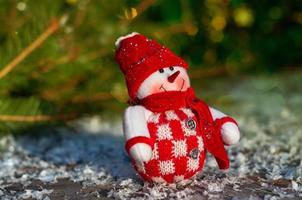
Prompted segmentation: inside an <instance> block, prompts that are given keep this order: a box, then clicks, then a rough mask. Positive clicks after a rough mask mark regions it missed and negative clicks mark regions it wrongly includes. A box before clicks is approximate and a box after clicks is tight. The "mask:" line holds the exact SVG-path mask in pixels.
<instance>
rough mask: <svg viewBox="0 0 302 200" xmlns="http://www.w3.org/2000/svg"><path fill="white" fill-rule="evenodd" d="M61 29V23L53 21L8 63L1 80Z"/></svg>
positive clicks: (0, 74)
mask: <svg viewBox="0 0 302 200" xmlns="http://www.w3.org/2000/svg"><path fill="white" fill-rule="evenodd" d="M58 28H59V22H58V20H57V19H53V20H52V22H51V23H50V25H49V26H48V28H47V29H46V30H45V31H44V32H43V33H42V34H41V35H40V36H39V37H38V38H37V39H36V40H35V41H33V42H32V43H31V44H30V45H29V46H27V47H26V48H25V49H24V50H23V51H22V52H21V53H20V54H19V55H18V56H17V57H15V58H14V59H13V60H12V61H11V62H10V63H8V64H7V65H6V66H5V67H4V68H3V69H2V70H1V71H0V79H1V78H3V77H4V76H5V75H7V74H8V73H9V72H10V71H12V70H13V69H14V68H15V67H16V66H17V65H18V64H19V63H20V62H22V61H23V60H24V59H25V58H26V57H27V56H29V55H30V54H31V53H32V52H33V51H34V50H35V49H37V48H38V47H39V46H41V44H42V43H43V42H44V41H45V40H46V39H47V38H48V37H49V36H50V35H51V34H53V33H54V32H55V31H56V30H58Z"/></svg>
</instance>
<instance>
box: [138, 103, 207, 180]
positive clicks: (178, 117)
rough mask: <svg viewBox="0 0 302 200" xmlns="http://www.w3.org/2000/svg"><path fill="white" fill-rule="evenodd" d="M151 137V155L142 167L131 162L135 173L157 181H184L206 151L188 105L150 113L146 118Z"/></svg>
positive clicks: (196, 169)
mask: <svg viewBox="0 0 302 200" xmlns="http://www.w3.org/2000/svg"><path fill="white" fill-rule="evenodd" d="M147 123H148V129H149V132H150V136H151V138H153V139H154V141H155V144H154V146H153V152H152V158H151V160H150V161H148V162H144V163H143V165H144V166H143V167H142V166H137V165H134V167H135V168H136V170H137V172H138V174H139V175H140V176H142V178H143V179H145V180H147V181H152V182H156V183H173V182H177V183H178V182H183V181H186V180H187V179H190V178H191V177H193V176H194V175H196V173H197V172H199V171H200V170H201V169H202V167H203V164H204V160H205V151H204V145H203V140H202V136H201V134H200V133H199V131H200V129H199V125H198V123H197V118H196V116H195V115H194V113H193V112H192V111H191V110H190V109H189V108H181V109H178V110H169V111H165V112H161V113H153V114H152V115H151V116H150V117H149V119H148V121H147Z"/></svg>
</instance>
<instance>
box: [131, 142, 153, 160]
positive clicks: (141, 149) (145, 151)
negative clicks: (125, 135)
mask: <svg viewBox="0 0 302 200" xmlns="http://www.w3.org/2000/svg"><path fill="white" fill-rule="evenodd" d="M129 153H130V155H131V157H132V158H133V159H134V160H136V161H139V162H148V161H149V160H150V159H151V157H152V148H151V147H150V145H148V144H145V143H137V144H135V145H133V146H132V147H131V148H130V151H129Z"/></svg>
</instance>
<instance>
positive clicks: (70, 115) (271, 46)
mask: <svg viewBox="0 0 302 200" xmlns="http://www.w3.org/2000/svg"><path fill="white" fill-rule="evenodd" d="M133 31H136V32H140V33H143V34H145V35H147V36H148V37H151V38H153V39H156V40H157V41H159V42H160V43H162V44H164V45H166V46H167V47H169V48H170V49H172V50H173V51H174V52H175V53H177V54H179V55H180V56H182V57H183V58H184V59H185V60H186V61H187V62H188V63H189V65H190V72H189V73H190V77H191V80H192V82H193V86H194V87H195V88H197V89H198V90H200V91H202V92H200V93H199V96H201V97H203V98H205V99H206V100H207V101H208V102H210V103H212V104H215V105H217V106H222V107H226V108H227V107H228V104H229V103H230V101H228V99H227V98H220V96H219V95H221V96H222V97H225V96H224V95H226V94H225V93H227V89H228V88H230V87H234V86H238V85H240V84H241V81H243V80H244V79H245V78H246V77H251V76H252V77H259V76H261V77H267V78H268V79H269V80H271V79H270V78H269V77H272V76H273V77H279V76H283V74H286V76H287V77H289V78H288V79H289V80H290V79H291V78H290V76H291V75H294V74H297V72H299V70H301V66H302V3H301V1H300V0H291V1H285V0H279V1H256V0H250V1H245V0H205V1H199V0H158V1H155V0H140V1H139V0H111V1H105V0H43V1H34V0H9V1H5V0H2V1H0V131H1V133H7V132H11V131H18V130H20V129H23V128H25V127H28V126H33V125H37V124H45V123H47V124H49V123H57V122H65V121H68V120H72V119H76V118H80V117H84V116H91V115H100V116H102V117H105V118H114V117H120V114H121V113H122V111H123V110H124V108H125V107H126V105H127V104H126V101H127V99H128V96H127V92H126V86H125V83H124V79H123V78H124V77H123V76H122V73H121V72H120V70H119V67H118V65H117V64H116V63H115V61H114V52H115V47H114V42H115V40H116V39H117V38H118V37H119V36H121V35H125V34H128V33H130V32H133ZM300 74H301V73H300ZM299 77H301V76H299ZM216 80H217V81H216ZM221 80H227V83H230V84H225V82H222V84H220V85H218V86H217V87H216V83H219V81H221ZM265 80H266V78H264V80H263V79H261V80H258V79H256V80H254V81H253V84H254V85H256V87H258V88H259V87H260V88H263V87H267V84H266V81H265ZM296 80H297V81H296V82H293V83H292V87H291V88H295V83H298V82H299V83H300V81H298V80H299V78H297V77H296ZM285 82H286V81H285ZM270 83H271V82H270ZM259 84H260V86H259ZM262 85H264V86H263V87H262ZM300 85H301V84H300ZM275 86H276V85H275V84H273V86H272V87H271V86H270V84H269V86H268V87H269V89H272V88H273V87H275ZM207 88H208V89H207ZM247 88H248V87H247ZM215 90H216V91H217V93H215ZM213 91H214V93H213ZM243 95H244V94H243ZM283 96H286V91H285V93H283ZM278 97H280V96H278ZM271 100H272V101H274V100H275V98H273V99H271ZM277 100H278V98H277ZM298 101H300V100H298ZM270 103H271V102H268V104H270ZM242 105H244V103H242ZM282 105H283V104H282Z"/></svg>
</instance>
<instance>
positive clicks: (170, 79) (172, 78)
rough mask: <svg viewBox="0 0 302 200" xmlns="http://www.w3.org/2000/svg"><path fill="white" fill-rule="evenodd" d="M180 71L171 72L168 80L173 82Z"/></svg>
mask: <svg viewBox="0 0 302 200" xmlns="http://www.w3.org/2000/svg"><path fill="white" fill-rule="evenodd" d="M179 73H180V71H177V72H174V73H173V74H171V75H170V76H169V77H168V81H169V82H170V83H173V82H174V81H175V79H176V78H177V76H178V75H179Z"/></svg>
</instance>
